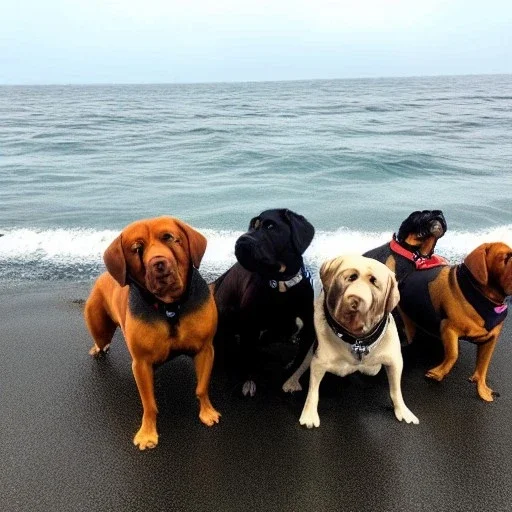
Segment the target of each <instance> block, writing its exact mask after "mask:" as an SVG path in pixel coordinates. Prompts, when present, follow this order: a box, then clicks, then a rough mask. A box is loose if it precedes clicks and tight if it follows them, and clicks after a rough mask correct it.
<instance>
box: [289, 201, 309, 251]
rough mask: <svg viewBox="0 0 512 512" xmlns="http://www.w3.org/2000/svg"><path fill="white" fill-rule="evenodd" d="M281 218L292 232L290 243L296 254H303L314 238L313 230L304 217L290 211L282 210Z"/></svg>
mask: <svg viewBox="0 0 512 512" xmlns="http://www.w3.org/2000/svg"><path fill="white" fill-rule="evenodd" d="M283 216H284V219H285V220H286V222H287V223H288V225H289V226H290V228H291V231H292V243H293V246H294V247H295V250H296V251H297V253H298V254H303V253H304V251H305V250H306V249H307V248H308V247H309V244H310V243H311V241H312V240H313V237H314V236H315V228H314V227H313V225H312V224H310V223H309V222H308V221H307V220H306V218H305V217H303V216H302V215H299V214H298V213H295V212H292V211H291V210H288V209H285V210H283Z"/></svg>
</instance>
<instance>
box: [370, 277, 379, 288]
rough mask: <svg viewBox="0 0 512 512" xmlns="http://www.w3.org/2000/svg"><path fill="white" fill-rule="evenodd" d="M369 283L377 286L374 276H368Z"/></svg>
mask: <svg viewBox="0 0 512 512" xmlns="http://www.w3.org/2000/svg"><path fill="white" fill-rule="evenodd" d="M370 283H371V284H373V285H374V286H377V278H376V277H375V276H370Z"/></svg>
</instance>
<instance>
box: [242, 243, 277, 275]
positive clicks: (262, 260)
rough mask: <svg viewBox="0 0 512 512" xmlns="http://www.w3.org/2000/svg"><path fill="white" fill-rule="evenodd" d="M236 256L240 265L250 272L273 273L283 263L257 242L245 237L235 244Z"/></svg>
mask: <svg viewBox="0 0 512 512" xmlns="http://www.w3.org/2000/svg"><path fill="white" fill-rule="evenodd" d="M235 256H236V259H237V260H238V262H239V263H240V265H242V267H244V268H245V269H246V270H248V271H249V272H258V273H259V274H264V275H265V274H267V275H273V274H276V273H278V272H279V271H280V269H281V264H280V263H279V262H277V261H275V260H272V259H271V258H270V257H269V255H266V254H265V252H264V251H262V250H261V247H260V246H259V245H258V244H257V243H255V242H252V241H250V240H247V239H245V238H243V237H241V238H240V239H239V240H238V241H237V242H236V244H235Z"/></svg>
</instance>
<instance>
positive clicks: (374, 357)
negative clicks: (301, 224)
mask: <svg viewBox="0 0 512 512" xmlns="http://www.w3.org/2000/svg"><path fill="white" fill-rule="evenodd" d="M320 278H321V280H322V285H323V291H322V293H321V294H320V296H319V297H318V298H317V299H316V301H315V330H316V334H317V338H318V346H317V348H316V350H315V351H314V354H312V352H313V351H311V352H310V355H312V359H310V360H311V368H310V380H309V392H308V396H307V399H306V403H305V405H304V409H303V411H302V415H301V417H300V420H299V421H300V424H301V425H306V426H307V427H308V428H311V427H318V426H319V425H320V418H319V416H318V390H319V386H320V382H321V381H322V379H323V377H324V375H325V372H327V371H328V372H331V373H334V374H336V375H339V376H341V377H343V376H345V375H348V374H350V373H353V372H356V371H359V372H362V373H365V374H367V375H376V374H377V373H378V372H379V371H380V369H381V367H382V365H384V366H385V368H386V371H387V375H388V381H389V392H390V396H391V400H392V402H393V407H394V411H395V416H396V418H397V419H398V420H399V421H402V420H404V421H406V422H407V423H419V421H418V418H416V416H415V415H414V414H413V413H412V412H411V411H410V410H409V409H408V408H407V406H406V405H405V403H404V400H403V397H402V390H401V385H400V379H401V376H402V368H403V360H402V353H401V351H400V341H399V339H398V333H397V330H396V326H395V321H394V320H393V316H392V315H391V314H390V313H391V311H392V310H393V309H394V308H395V306H396V305H397V304H398V300H399V294H398V288H397V283H396V279H395V276H394V273H393V272H392V271H391V270H390V269H389V268H387V267H386V265H384V264H383V263H380V262H379V261H376V260H373V259H371V258H365V257H364V256H358V255H347V256H340V257H338V258H334V259H332V260H328V261H326V262H325V263H324V264H323V265H322V267H321V269H320ZM306 359H307V358H306ZM306 368H307V361H306V360H305V362H304V364H303V365H302V366H301V367H300V368H299V369H298V370H297V372H296V373H295V374H294V376H293V377H292V379H290V380H291V381H297V382H298V378H299V377H300V374H301V372H303V371H304V370H305V369H306ZM293 390H294V389H288V391H293Z"/></svg>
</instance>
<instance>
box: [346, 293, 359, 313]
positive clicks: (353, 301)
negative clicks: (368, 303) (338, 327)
mask: <svg viewBox="0 0 512 512" xmlns="http://www.w3.org/2000/svg"><path fill="white" fill-rule="evenodd" d="M347 302H348V306H349V308H350V309H351V310H352V311H357V310H358V309H359V305H360V304H361V299H360V298H359V297H356V296H355V295H351V296H350V297H347Z"/></svg>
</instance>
